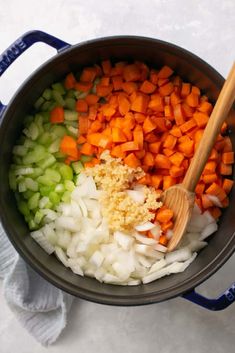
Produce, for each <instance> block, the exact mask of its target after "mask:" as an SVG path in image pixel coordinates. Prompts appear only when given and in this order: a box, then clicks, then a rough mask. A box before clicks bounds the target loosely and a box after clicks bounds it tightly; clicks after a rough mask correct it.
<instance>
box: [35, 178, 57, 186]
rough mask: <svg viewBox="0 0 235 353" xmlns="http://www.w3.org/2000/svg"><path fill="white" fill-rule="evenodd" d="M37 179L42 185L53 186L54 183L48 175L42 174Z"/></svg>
mask: <svg viewBox="0 0 235 353" xmlns="http://www.w3.org/2000/svg"><path fill="white" fill-rule="evenodd" d="M36 180H37V182H38V183H39V184H41V185H46V186H53V185H54V183H53V181H52V180H51V179H50V178H49V176H48V175H41V176H39V177H38V178H37V179H36ZM39 188H40V187H39Z"/></svg>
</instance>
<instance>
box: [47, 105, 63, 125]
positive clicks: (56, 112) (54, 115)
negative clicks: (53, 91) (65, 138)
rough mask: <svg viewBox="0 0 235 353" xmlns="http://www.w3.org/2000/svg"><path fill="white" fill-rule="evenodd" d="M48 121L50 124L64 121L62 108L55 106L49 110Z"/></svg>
mask: <svg viewBox="0 0 235 353" xmlns="http://www.w3.org/2000/svg"><path fill="white" fill-rule="evenodd" d="M50 122H51V123H52V124H59V123H63V122H64V108H63V107H60V106H56V107H55V108H54V109H52V110H51V112H50Z"/></svg>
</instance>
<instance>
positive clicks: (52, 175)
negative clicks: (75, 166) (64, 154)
mask: <svg viewBox="0 0 235 353" xmlns="http://www.w3.org/2000/svg"><path fill="white" fill-rule="evenodd" d="M45 175H47V176H48V177H49V178H50V179H51V180H52V181H54V182H55V183H59V182H60V179H61V175H60V173H59V172H57V171H56V170H54V169H52V168H47V169H46V170H45Z"/></svg>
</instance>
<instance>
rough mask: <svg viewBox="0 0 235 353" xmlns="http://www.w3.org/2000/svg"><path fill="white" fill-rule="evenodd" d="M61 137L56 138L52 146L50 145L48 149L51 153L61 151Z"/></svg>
mask: <svg viewBox="0 0 235 353" xmlns="http://www.w3.org/2000/svg"><path fill="white" fill-rule="evenodd" d="M60 140H61V139H60V138H57V139H56V140H54V141H53V142H52V143H51V144H50V146H49V147H48V151H49V152H50V153H55V152H59V150H60Z"/></svg>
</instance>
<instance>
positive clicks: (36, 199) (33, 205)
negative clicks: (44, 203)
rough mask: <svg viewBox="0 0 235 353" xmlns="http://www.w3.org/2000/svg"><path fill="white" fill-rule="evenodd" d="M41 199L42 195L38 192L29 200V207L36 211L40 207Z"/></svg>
mask: <svg viewBox="0 0 235 353" xmlns="http://www.w3.org/2000/svg"><path fill="white" fill-rule="evenodd" d="M39 199H40V193H39V192H36V193H35V194H34V195H33V196H31V197H30V198H29V200H28V207H29V209H30V210H34V209H35V208H37V207H38V203H39Z"/></svg>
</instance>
